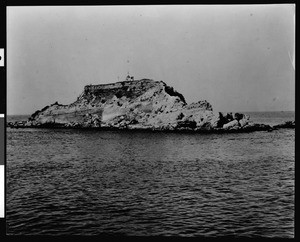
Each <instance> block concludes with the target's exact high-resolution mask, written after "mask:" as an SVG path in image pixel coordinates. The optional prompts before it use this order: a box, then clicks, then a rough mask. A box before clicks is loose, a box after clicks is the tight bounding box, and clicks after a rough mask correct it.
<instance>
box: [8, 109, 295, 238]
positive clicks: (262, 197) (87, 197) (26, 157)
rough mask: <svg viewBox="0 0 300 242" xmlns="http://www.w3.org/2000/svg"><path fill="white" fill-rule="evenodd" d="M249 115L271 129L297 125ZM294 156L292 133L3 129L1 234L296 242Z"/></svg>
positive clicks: (279, 116) (278, 116) (280, 115)
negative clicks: (285, 240) (4, 226)
mask: <svg viewBox="0 0 300 242" xmlns="http://www.w3.org/2000/svg"><path fill="white" fill-rule="evenodd" d="M248 114H250V116H251V119H252V120H253V121H255V122H259V123H265V124H271V125H274V124H278V123H282V122H284V121H287V120H294V119H295V117H294V112H272V113H271V112H270V113H248ZM20 119H24V116H23V117H19V116H11V117H10V116H9V117H8V118H7V121H13V120H20ZM294 154H295V130H294V129H280V130H275V131H272V132H265V131H259V132H253V133H237V134H190V133H189V134H179V133H152V132H142V131H138V132H129V131H91V130H67V129H61V130H51V129H10V128H7V166H6V170H7V175H6V182H7V184H6V218H7V234H9V235H23V234H28V235H133V236H156V235H161V236H209V237H215V236H235V237H239V236H241V237H276V238H278V237H279V238H293V237H294V186H295V184H294V181H295V170H294V167H295V156H294Z"/></svg>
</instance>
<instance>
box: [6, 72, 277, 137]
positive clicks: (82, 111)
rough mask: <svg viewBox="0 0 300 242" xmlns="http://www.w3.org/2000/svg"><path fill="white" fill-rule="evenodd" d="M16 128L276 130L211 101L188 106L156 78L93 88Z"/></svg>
mask: <svg viewBox="0 0 300 242" xmlns="http://www.w3.org/2000/svg"><path fill="white" fill-rule="evenodd" d="M7 126H8V127H11V128H93V129H126V130H128V129H129V130H159V131H193V132H250V131H259V130H267V131H271V130H272V129H273V128H272V127H271V126H269V125H265V124H256V123H253V122H252V121H251V120H250V117H249V116H248V115H245V114H242V113H222V112H214V111H213V108H212V106H211V105H210V103H208V102H207V101H206V100H204V101H199V102H196V103H191V104H187V103H186V101H185V98H184V96H183V95H182V94H181V93H179V92H177V91H176V90H174V88H173V87H170V86H168V85H167V84H166V83H165V82H163V81H154V80H151V79H141V80H134V79H133V77H130V76H127V78H126V80H125V81H121V82H116V83H111V84H101V85H87V86H85V87H84V90H83V92H82V93H81V94H80V95H79V97H78V98H77V100H76V101H75V102H73V103H71V104H69V105H62V104H59V103H58V102H55V103H53V104H51V105H49V106H46V107H44V108H42V109H41V110H38V111H36V112H35V113H33V114H32V115H31V116H30V118H29V119H28V120H27V121H21V122H15V123H8V124H7Z"/></svg>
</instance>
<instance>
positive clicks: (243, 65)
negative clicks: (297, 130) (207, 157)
mask: <svg viewBox="0 0 300 242" xmlns="http://www.w3.org/2000/svg"><path fill="white" fill-rule="evenodd" d="M294 51H295V5H293V4H269V5H268V4H266V5H263V4H260V5H192V6H191V5H180V6H177V5H168V6H166V5H159V6H155V5H151V6H150V5H148V6H132V5H130V6H50V7H49V6H18V7H7V114H8V115H12V114H32V113H33V112H35V111H36V110H38V109H42V108H43V107H44V106H46V105H49V104H52V103H54V102H56V101H58V102H59V103H62V104H70V103H72V102H74V101H75V100H76V99H77V97H78V96H79V95H80V94H81V92H82V91H83V88H84V86H85V85H87V84H104V83H112V82H117V81H122V80H124V79H125V77H126V76H127V72H129V73H130V75H132V76H134V78H135V79H142V78H150V79H153V80H157V81H160V80H163V81H164V82H165V83H167V84H168V85H169V86H172V87H174V89H176V90H177V91H179V92H180V93H182V94H183V95H184V96H185V99H186V101H187V102H188V103H191V102H197V101H199V100H207V101H208V102H210V103H211V104H212V107H213V109H214V111H222V112H243V111H244V112H249V111H294V110H295V69H294V68H295V67H294V65H293V64H294V62H293V61H294Z"/></svg>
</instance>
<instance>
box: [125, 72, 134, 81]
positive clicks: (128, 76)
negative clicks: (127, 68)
mask: <svg viewBox="0 0 300 242" xmlns="http://www.w3.org/2000/svg"><path fill="white" fill-rule="evenodd" d="M133 80H134V78H133V76H130V75H129V72H127V77H126V79H125V81H133Z"/></svg>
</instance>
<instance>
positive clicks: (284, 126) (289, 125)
mask: <svg viewBox="0 0 300 242" xmlns="http://www.w3.org/2000/svg"><path fill="white" fill-rule="evenodd" d="M295 127H296V123H295V121H286V122H284V123H282V124H277V125H274V126H273V128H274V129H294V128H295Z"/></svg>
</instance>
